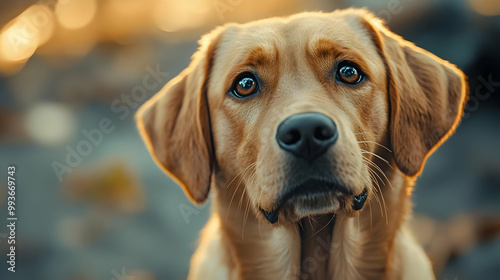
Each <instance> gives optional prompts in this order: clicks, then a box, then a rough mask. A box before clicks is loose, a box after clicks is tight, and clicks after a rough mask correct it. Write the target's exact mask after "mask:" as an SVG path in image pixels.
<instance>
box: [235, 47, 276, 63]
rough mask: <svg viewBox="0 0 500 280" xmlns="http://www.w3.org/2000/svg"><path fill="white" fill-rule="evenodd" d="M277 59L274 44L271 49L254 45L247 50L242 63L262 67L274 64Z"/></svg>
mask: <svg viewBox="0 0 500 280" xmlns="http://www.w3.org/2000/svg"><path fill="white" fill-rule="evenodd" d="M277 60H278V51H277V49H276V46H274V50H273V51H270V50H266V49H264V48H263V47H256V48H253V49H251V50H250V51H249V53H248V56H247V57H246V59H245V61H244V62H243V64H244V65H248V66H253V67H264V66H269V65H273V64H275V63H276V62H277Z"/></svg>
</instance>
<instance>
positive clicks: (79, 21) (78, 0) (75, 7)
mask: <svg viewBox="0 0 500 280" xmlns="http://www.w3.org/2000/svg"><path fill="white" fill-rule="evenodd" d="M96 11H97V2H96V0H59V2H58V3H57V6H56V16H57V20H58V21H59V23H60V24H61V26H63V27H64V28H67V29H78V28H82V27H84V26H86V25H88V24H89V23H90V22H91V21H92V19H93V18H94V17H95V14H96Z"/></svg>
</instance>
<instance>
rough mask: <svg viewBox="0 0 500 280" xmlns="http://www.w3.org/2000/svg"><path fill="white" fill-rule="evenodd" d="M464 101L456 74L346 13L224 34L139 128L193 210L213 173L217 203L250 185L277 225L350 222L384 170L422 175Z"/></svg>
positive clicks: (366, 18) (254, 199)
mask: <svg viewBox="0 0 500 280" xmlns="http://www.w3.org/2000/svg"><path fill="white" fill-rule="evenodd" d="M465 99H466V82H465V77H464V75H463V74H462V72H460V71H459V70H458V69H457V68H456V67H455V66H453V65H451V64H449V63H447V62H445V61H443V60H441V59H439V58H437V57H436V56H434V55H432V54H430V53H428V52H426V51H424V50H422V49H420V48H418V47H416V46H414V45H413V44H411V43H409V42H407V41H405V40H403V39H402V38H400V37H398V36H397V35H395V34H393V33H391V32H390V31H389V30H388V29H387V28H386V27H384V26H383V24H382V23H381V22H380V21H379V20H377V19H376V18H375V17H374V16H373V15H371V14H370V13H368V12H366V11H364V10H355V9H350V10H345V11H336V12H333V13H329V14H326V13H303V14H298V15H295V16H292V17H289V18H275V19H267V20H262V21H257V22H252V23H249V24H244V25H235V24H232V25H226V26H224V27H221V28H218V29H216V30H215V31H213V32H211V33H210V34H208V35H206V36H205V37H203V39H202V42H201V47H200V49H199V50H198V52H197V53H196V54H195V55H194V56H193V59H192V62H191V65H190V66H189V67H188V68H187V69H185V70H184V71H183V72H182V73H181V74H179V76H178V77H176V78H175V79H173V80H172V81H170V82H169V83H168V84H167V85H166V86H165V87H164V88H163V89H162V91H161V92H160V93H158V94H156V96H155V97H154V98H152V99H151V100H150V101H149V102H148V103H146V104H145V105H144V106H143V107H142V108H141V109H140V111H139V112H138V115H137V119H138V125H139V129H140V131H141V134H142V136H143V138H144V139H145V141H146V143H147V146H148V148H149V150H150V152H151V154H152V155H153V157H154V158H155V159H156V161H157V163H158V164H159V165H160V166H161V167H162V168H163V170H165V171H166V172H167V173H168V174H169V175H171V176H172V177H173V178H174V179H176V180H177V182H178V183H179V184H180V185H181V186H183V187H184V190H185V191H186V193H187V194H188V196H189V197H190V198H191V199H192V200H193V201H194V202H197V203H201V202H203V201H204V200H205V199H206V197H207V195H208V192H209V189H210V185H211V182H212V174H213V172H214V171H216V172H217V174H216V175H217V176H215V178H216V180H220V181H224V182H225V184H224V185H222V186H219V189H218V192H220V193H226V194H229V195H228V197H231V194H233V196H234V193H235V192H236V191H237V188H238V187H241V186H240V185H242V186H243V187H242V188H243V189H244V190H243V191H244V192H245V193H246V195H247V197H248V199H249V201H250V205H252V208H253V209H254V210H255V211H256V213H259V212H262V213H263V215H261V217H266V218H267V220H268V221H270V222H271V223H274V222H276V221H277V220H278V215H279V216H280V221H294V220H297V219H299V218H302V217H305V216H309V215H314V214H321V213H332V212H336V213H345V214H347V215H352V214H353V213H354V211H355V210H359V209H360V208H362V207H363V204H364V202H365V199H366V198H367V197H368V199H370V197H371V193H373V192H374V191H376V187H377V186H376V184H377V181H378V180H377V178H376V176H379V175H378V174H375V173H376V172H378V171H380V170H379V169H380V167H379V166H377V165H376V164H375V163H374V161H375V160H377V161H380V160H383V161H387V162H388V163H387V164H394V165H395V166H397V167H398V168H399V170H400V171H401V172H402V173H403V174H405V175H406V176H409V177H414V176H417V175H418V174H419V173H420V172H421V170H422V167H423V165H424V162H425V160H426V158H427V156H428V155H429V154H430V153H431V152H432V151H433V150H434V149H435V148H436V147H437V146H438V145H439V144H441V143H442V142H443V141H444V140H446V138H447V137H448V136H449V135H450V134H451V133H452V132H453V131H454V129H455V127H456V126H457V123H458V121H459V119H460V117H461V113H462V109H463V105H464V102H465ZM386 150H390V151H391V152H384V151H386ZM219 177H220V178H219ZM222 178H223V179H222ZM233 182H234V183H233ZM379 183H380V182H379ZM228 202H229V201H228ZM259 214H260V213H259Z"/></svg>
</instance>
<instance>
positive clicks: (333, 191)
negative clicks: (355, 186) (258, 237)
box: [260, 178, 368, 224]
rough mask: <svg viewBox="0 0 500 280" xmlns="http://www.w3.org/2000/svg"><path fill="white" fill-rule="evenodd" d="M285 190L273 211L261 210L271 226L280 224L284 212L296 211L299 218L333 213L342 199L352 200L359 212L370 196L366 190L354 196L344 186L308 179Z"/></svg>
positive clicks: (328, 181)
mask: <svg viewBox="0 0 500 280" xmlns="http://www.w3.org/2000/svg"><path fill="white" fill-rule="evenodd" d="M285 189H286V191H285V192H284V193H283V194H282V195H281V196H280V197H279V199H278V200H277V201H278V202H277V203H276V206H275V207H274V208H273V209H272V210H270V211H267V210H265V209H262V208H261V209H260V210H261V212H262V214H263V215H264V217H265V218H266V219H267V220H268V221H269V222H270V223H271V224H274V223H276V222H278V219H279V216H280V213H282V212H290V211H294V212H295V214H296V215H298V216H310V215H317V214H325V213H332V212H334V211H335V210H337V209H338V208H339V207H340V205H339V204H340V198H341V197H342V198H348V199H352V204H351V205H352V208H353V210H355V211H358V210H360V209H362V208H363V205H364V203H365V201H366V198H367V196H368V195H367V192H366V190H364V191H363V192H362V193H361V194H358V195H354V196H353V195H352V194H351V193H350V192H349V189H348V188H347V187H345V186H344V185H343V184H341V183H339V182H335V181H333V180H325V179H317V178H312V179H308V180H306V181H303V182H301V183H298V184H294V185H291V186H289V187H287V188H285Z"/></svg>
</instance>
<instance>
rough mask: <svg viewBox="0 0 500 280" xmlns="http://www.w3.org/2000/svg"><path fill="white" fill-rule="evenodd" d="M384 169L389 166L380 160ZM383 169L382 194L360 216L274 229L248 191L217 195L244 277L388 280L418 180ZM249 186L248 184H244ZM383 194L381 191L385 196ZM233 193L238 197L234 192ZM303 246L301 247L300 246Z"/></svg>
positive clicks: (219, 211)
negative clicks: (253, 206) (251, 201)
mask: <svg viewBox="0 0 500 280" xmlns="http://www.w3.org/2000/svg"><path fill="white" fill-rule="evenodd" d="M378 165H379V166H380V167H381V168H382V167H383V166H384V165H383V164H380V163H378ZM391 165H392V166H387V165H386V166H387V167H386V168H382V171H383V172H384V174H381V173H380V174H379V176H380V178H385V177H387V180H388V181H389V182H390V184H389V183H387V182H386V180H385V179H384V182H385V184H384V183H381V182H380V181H379V182H378V184H379V185H380V190H377V192H378V193H377V194H375V193H372V195H374V196H375V195H376V196H377V198H374V199H371V200H369V201H368V203H367V205H365V208H364V209H363V211H361V213H360V215H359V216H358V217H354V218H353V217H342V216H340V215H339V216H333V214H330V215H322V216H316V217H311V218H303V219H301V220H300V221H299V222H298V223H293V224H288V225H282V226H278V227H275V226H273V225H271V224H269V223H267V222H265V221H264V220H263V219H258V217H257V215H261V213H257V212H256V211H254V210H252V209H251V207H248V198H247V197H246V194H245V193H244V192H241V193H236V194H234V197H235V198H234V199H233V200H235V201H233V203H232V204H231V208H228V207H229V205H226V204H225V203H226V202H227V201H230V199H231V197H229V200H228V197H223V196H224V195H228V194H227V193H228V192H226V193H224V192H222V191H218V192H217V194H216V196H215V203H214V205H215V206H214V212H215V213H214V214H216V215H218V216H219V219H220V221H221V222H220V224H221V229H222V232H223V234H225V235H226V237H227V240H228V244H227V245H228V247H229V248H228V254H230V257H231V258H233V259H234V260H235V262H236V266H237V269H238V273H239V274H240V276H241V277H240V278H241V279H297V280H299V279H300V280H302V279H385V278H389V275H388V273H389V271H397V270H391V267H392V264H393V261H394V251H395V250H394V245H395V239H396V235H397V233H398V231H399V230H400V228H401V227H402V224H403V223H404V222H405V220H406V219H405V217H406V216H407V215H408V213H409V212H410V202H409V195H408V193H409V192H410V191H411V188H412V185H413V181H412V180H410V179H406V178H405V177H404V176H403V175H402V174H401V173H400V172H399V171H397V168H396V167H395V164H394V163H392V164H391ZM240 188H241V189H244V188H243V187H240ZM381 193H382V195H381ZM231 195H233V194H232V193H231ZM298 244H300V245H298Z"/></svg>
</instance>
